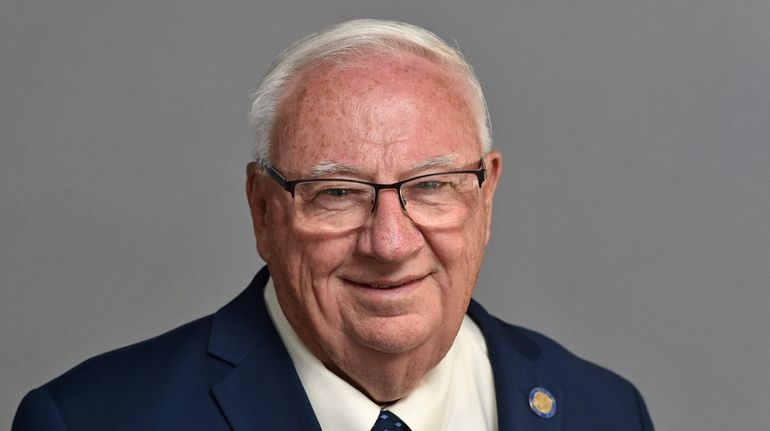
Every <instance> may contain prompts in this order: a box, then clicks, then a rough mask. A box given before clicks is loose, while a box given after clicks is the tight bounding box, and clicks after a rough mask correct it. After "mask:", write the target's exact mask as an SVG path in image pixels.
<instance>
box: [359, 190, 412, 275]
mask: <svg viewBox="0 0 770 431" xmlns="http://www.w3.org/2000/svg"><path fill="white" fill-rule="evenodd" d="M381 191H383V192H386V190H384V189H383V190H381ZM393 191H394V192H396V193H398V191H397V190H395V189H394V190H393ZM387 192H388V194H390V191H389V190H388V191H387ZM394 197H395V198H396V199H397V200H396V201H394V200H393V198H394ZM376 202H377V203H376V205H375V206H374V207H373V212H372V215H371V216H370V217H369V221H368V222H367V224H366V225H365V226H364V227H363V230H362V231H361V235H360V236H359V239H358V245H357V248H358V252H359V253H361V254H362V255H365V256H368V257H371V258H374V259H377V260H379V261H383V262H385V261H387V262H396V261H401V260H404V259H408V258H409V257H410V256H413V255H414V253H416V252H417V251H419V250H420V249H421V248H422V246H423V244H424V238H423V237H422V233H421V232H420V230H419V229H418V228H417V226H416V225H415V224H414V222H413V221H412V219H411V217H410V216H409V214H407V212H406V209H405V206H404V205H405V202H404V201H403V199H401V197H400V196H384V195H383V196H381V197H379V199H377V201H376ZM396 202H398V204H396ZM396 205H398V209H399V210H400V211H397V210H396Z"/></svg>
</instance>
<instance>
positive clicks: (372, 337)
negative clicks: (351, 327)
mask: <svg viewBox="0 0 770 431" xmlns="http://www.w3.org/2000/svg"><path fill="white" fill-rule="evenodd" d="M438 322H439V319H437V318H430V319H426V318H425V317H424V316H415V315H407V316H397V317H387V318H378V319H375V321H374V322H370V324H369V325H367V326H366V327H364V328H359V329H360V330H359V331H357V334H356V337H355V338H356V339H357V341H358V343H359V344H361V345H363V346H365V347H367V348H369V349H372V350H376V351H378V352H382V353H391V354H398V353H407V352H410V351H412V350H415V349H417V348H419V347H421V346H423V345H425V344H427V343H429V342H430V341H431V340H436V339H439V338H440V336H439V334H438V333H437V332H438V329H439V326H440V325H439V324H438Z"/></svg>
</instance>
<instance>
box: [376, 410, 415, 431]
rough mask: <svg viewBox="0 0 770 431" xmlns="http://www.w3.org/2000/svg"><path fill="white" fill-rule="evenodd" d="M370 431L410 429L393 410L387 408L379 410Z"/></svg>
mask: <svg viewBox="0 0 770 431" xmlns="http://www.w3.org/2000/svg"><path fill="white" fill-rule="evenodd" d="M372 431H411V430H410V429H409V427H408V426H406V424H405V423H404V421H402V420H401V419H399V417H398V416H396V415H395V414H394V413H393V412H389V411H387V410H382V411H380V416H379V417H378V418H377V422H375V423H374V426H373V427H372Z"/></svg>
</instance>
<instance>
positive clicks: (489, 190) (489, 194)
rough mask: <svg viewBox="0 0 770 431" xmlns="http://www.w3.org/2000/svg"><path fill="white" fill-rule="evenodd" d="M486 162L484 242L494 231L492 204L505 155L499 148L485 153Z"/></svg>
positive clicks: (487, 241)
mask: <svg viewBox="0 0 770 431" xmlns="http://www.w3.org/2000/svg"><path fill="white" fill-rule="evenodd" d="M484 164H485V166H486V169H487V179H486V181H484V186H483V187H482V190H483V199H484V202H483V203H484V209H485V211H486V214H485V216H486V239H485V241H484V243H485V244H488V243H489V236H490V233H491V231H492V204H493V202H494V198H495V190H497V183H498V182H499V181H500V175H502V173H503V157H502V156H501V155H500V152H498V151H497V150H492V151H490V152H488V153H487V154H485V155H484Z"/></svg>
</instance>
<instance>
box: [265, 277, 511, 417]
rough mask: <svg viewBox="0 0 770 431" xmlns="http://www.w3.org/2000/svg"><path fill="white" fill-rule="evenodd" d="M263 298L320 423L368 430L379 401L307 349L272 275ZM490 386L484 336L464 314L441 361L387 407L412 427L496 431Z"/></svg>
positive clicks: (489, 366)
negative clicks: (291, 322)
mask: <svg viewBox="0 0 770 431" xmlns="http://www.w3.org/2000/svg"><path fill="white" fill-rule="evenodd" d="M265 303H266V304H267V310H268V313H269V314H270V318H271V319H272V321H273V324H274V325H275V327H276V329H277V330H278V334H279V335H280V337H281V340H282V341H283V344H284V345H285V346H286V349H287V350H288V351H289V356H290V357H291V360H292V362H293V363H294V368H295V369H296V370H297V374H299V378H300V380H301V381H302V386H303V388H304V389H305V393H306V394H307V396H308V399H309V400H310V404H311V405H312V406H313V411H314V412H315V414H316V418H317V419H318V422H319V423H320V425H321V429H322V430H324V431H369V430H370V429H371V427H372V425H374V422H375V421H376V420H377V416H378V415H379V413H380V410H381V409H382V407H381V406H380V405H378V404H377V403H375V402H374V401H372V400H370V399H369V398H367V396H366V395H364V394H363V393H362V392H360V391H359V390H358V389H356V388H355V387H353V386H351V385H350V384H349V383H347V382H346V381H345V380H343V379H342V378H340V377H339V376H337V375H336V374H334V373H333V372H331V371H329V370H328V369H327V368H326V367H325V366H324V365H323V364H322V363H321V361H319V360H318V359H317V358H316V357H315V356H313V354H312V353H310V351H309V350H308V349H307V347H305V345H304V344H303V343H302V342H301V341H300V339H299V337H298V336H297V334H296V332H294V329H293V328H292V327H291V325H290V324H289V322H288V320H286V316H285V315H284V314H283V310H281V307H280V305H279V304H278V298H277V297H276V294H275V286H274V285H273V279H272V278H270V280H268V282H267V286H266V288H265ZM494 388H495V387H494V381H493V378H492V367H491V365H490V363H489V357H488V356H487V344H486V342H485V340H484V336H483V334H482V333H481V330H480V329H479V327H478V326H477V325H476V324H475V323H474V322H473V320H471V319H470V318H469V317H468V316H467V315H466V316H465V318H464V319H463V322H462V325H461V326H460V331H459V332H458V334H457V337H456V338H455V341H454V344H453V345H452V347H451V348H450V349H449V352H447V354H446V356H445V357H444V358H443V359H442V360H441V362H439V363H438V364H437V365H436V366H435V367H434V368H433V369H431V370H430V371H428V373H427V374H425V376H424V377H423V379H422V381H421V382H420V384H419V385H418V386H417V388H416V389H415V390H414V391H413V392H412V393H411V394H409V395H408V396H406V397H404V398H402V399H400V400H398V401H396V402H395V403H393V404H391V405H389V406H387V407H386V408H387V409H388V410H390V411H392V412H393V413H395V414H396V415H397V416H398V417H399V418H401V420H402V421H404V422H405V423H406V424H407V425H408V426H409V428H411V429H412V431H442V430H445V431H460V430H462V431H467V430H474V431H476V430H478V431H497V405H496V403H495V389H494Z"/></svg>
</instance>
